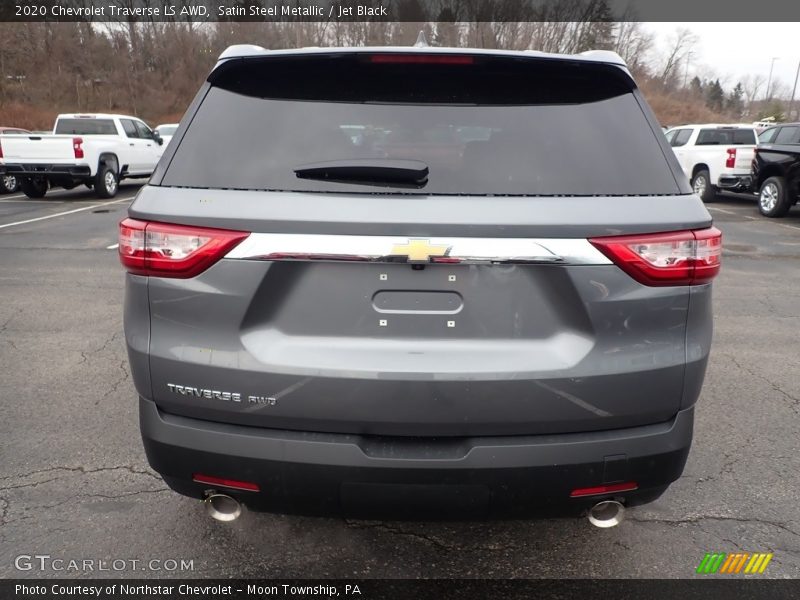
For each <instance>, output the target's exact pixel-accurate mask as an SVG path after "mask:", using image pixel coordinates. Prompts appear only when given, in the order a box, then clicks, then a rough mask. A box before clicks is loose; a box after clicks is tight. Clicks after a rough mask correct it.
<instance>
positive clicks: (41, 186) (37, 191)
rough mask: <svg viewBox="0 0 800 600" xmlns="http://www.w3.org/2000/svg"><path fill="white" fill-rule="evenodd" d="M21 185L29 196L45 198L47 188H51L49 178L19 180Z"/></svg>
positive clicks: (24, 192) (23, 191)
mask: <svg viewBox="0 0 800 600" xmlns="http://www.w3.org/2000/svg"><path fill="white" fill-rule="evenodd" d="M19 187H20V188H21V189H22V193H23V194H25V195H26V196H27V197H28V198H44V195H45V194H46V193H47V190H48V189H50V184H49V183H48V181H47V179H42V178H36V179H23V180H21V181H20V182H19Z"/></svg>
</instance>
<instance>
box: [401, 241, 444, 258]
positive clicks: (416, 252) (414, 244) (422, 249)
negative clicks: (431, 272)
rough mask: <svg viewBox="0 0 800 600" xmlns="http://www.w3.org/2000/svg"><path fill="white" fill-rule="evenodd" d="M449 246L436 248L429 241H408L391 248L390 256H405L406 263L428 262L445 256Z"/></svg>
mask: <svg viewBox="0 0 800 600" xmlns="http://www.w3.org/2000/svg"><path fill="white" fill-rule="evenodd" d="M448 252H450V246H437V245H435V244H431V241H430V240H423V239H410V240H408V243H406V244H396V245H395V246H394V247H392V251H391V253H390V256H407V257H408V262H429V261H430V259H431V257H434V256H447V253H448Z"/></svg>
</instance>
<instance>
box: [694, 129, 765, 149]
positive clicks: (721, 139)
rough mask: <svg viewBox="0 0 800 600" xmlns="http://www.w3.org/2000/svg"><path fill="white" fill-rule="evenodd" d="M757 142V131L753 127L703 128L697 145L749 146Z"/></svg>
mask: <svg viewBox="0 0 800 600" xmlns="http://www.w3.org/2000/svg"><path fill="white" fill-rule="evenodd" d="M755 143H756V132H755V131H754V130H752V129H701V130H700V133H698V134H697V142H696V144H695V145H696V146H713V145H718V144H719V145H722V144H724V145H726V146H748V145H753V144H755Z"/></svg>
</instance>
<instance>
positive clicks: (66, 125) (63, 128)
mask: <svg viewBox="0 0 800 600" xmlns="http://www.w3.org/2000/svg"><path fill="white" fill-rule="evenodd" d="M56 133H57V134H61V135H69V134H78V135H117V128H116V126H115V125H114V121H113V120H112V119H59V120H58V122H57V123H56Z"/></svg>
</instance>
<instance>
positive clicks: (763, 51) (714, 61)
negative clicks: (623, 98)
mask: <svg viewBox="0 0 800 600" xmlns="http://www.w3.org/2000/svg"><path fill="white" fill-rule="evenodd" d="M790 1H792V0H790ZM793 1H796V0H793ZM644 26H645V28H647V29H648V30H650V31H651V32H653V33H654V34H655V45H656V49H657V50H659V51H660V52H661V53H666V50H667V48H668V47H669V39H670V37H672V36H674V33H675V31H676V30H677V29H679V28H681V27H685V28H688V29H690V30H691V31H692V32H693V33H695V34H696V35H697V37H698V41H697V44H696V45H695V47H694V54H693V55H692V56H691V59H690V64H689V78H690V79H691V78H692V77H693V76H694V75H700V76H701V77H703V76H708V75H710V74H711V71H713V72H714V73H715V75H716V76H717V77H719V78H720V83H722V86H723V87H724V88H725V89H726V90H728V89H730V88H731V87H733V86H734V85H736V82H737V81H738V80H739V79H740V78H741V77H743V76H745V75H748V74H751V75H755V74H758V73H761V74H762V75H763V76H764V78H765V79H766V78H767V77H768V76H769V69H770V63H771V62H772V58H773V57H778V60H776V61H775V66H774V69H773V73H772V77H773V80H775V79H778V80H781V81H782V82H783V84H784V85H785V86H786V87H787V88H788V90H789V92H790V93H791V89H792V86H793V85H794V80H795V75H796V73H797V66H798V63H800V43H799V42H800V23H644ZM726 79H727V83H726V81H725V80H726ZM765 92H766V83H765V84H764V85H763V86H762V88H761V94H762V95H763V94H764V93H765ZM796 97H800V83H798V92H797V95H796Z"/></svg>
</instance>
